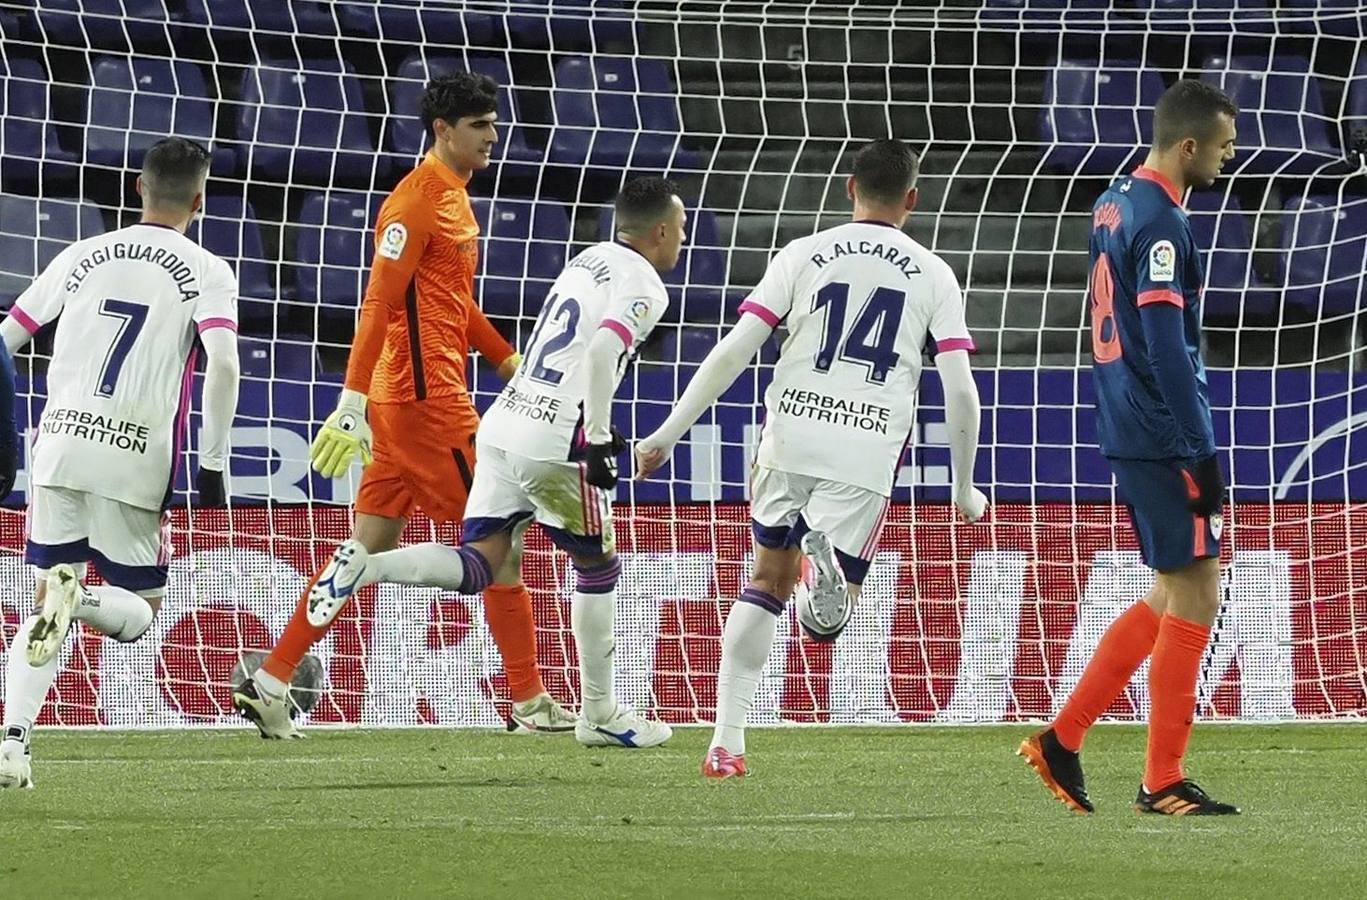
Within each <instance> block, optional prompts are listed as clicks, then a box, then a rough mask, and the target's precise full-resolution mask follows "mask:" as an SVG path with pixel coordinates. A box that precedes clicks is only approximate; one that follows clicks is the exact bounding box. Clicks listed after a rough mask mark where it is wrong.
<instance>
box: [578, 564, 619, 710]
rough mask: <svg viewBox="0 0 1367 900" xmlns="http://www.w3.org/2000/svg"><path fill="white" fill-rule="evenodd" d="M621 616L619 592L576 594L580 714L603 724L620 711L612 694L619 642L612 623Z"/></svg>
mask: <svg viewBox="0 0 1367 900" xmlns="http://www.w3.org/2000/svg"><path fill="white" fill-rule="evenodd" d="M616 616H617V592H616V591H615V590H613V591H608V592H607V593H605V594H585V593H581V592H580V591H575V592H574V605H573V606H572V607H571V608H570V627H571V628H573V629H574V643H575V644H576V645H577V647H578V648H579V690H580V693H582V694H583V697H584V704H583V707H582V709H581V710H580V715H582V716H583V717H584V718H586V719H588V720H589V722H590V723H593V724H596V725H601V724H603V723H604V722H607V721H608V720H609V719H611V718H612V717H613V715H614V714H615V713H616V712H617V698H616V697H614V696H613V694H612V665H613V657H614V656H615V655H616V653H617V639H616V637H615V636H614V635H613V633H612V623H613V620H614V619H615V618H616Z"/></svg>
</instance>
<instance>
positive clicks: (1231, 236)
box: [1187, 190, 1281, 320]
mask: <svg viewBox="0 0 1367 900" xmlns="http://www.w3.org/2000/svg"><path fill="white" fill-rule="evenodd" d="M1187 211H1188V213H1189V214H1190V220H1191V232H1192V236H1193V237H1195V239H1196V246H1197V247H1199V248H1200V249H1201V251H1202V263H1203V265H1204V266H1205V272H1206V284H1205V294H1204V298H1203V302H1204V303H1205V314H1206V316H1207V317H1208V318H1213V319H1220V320H1238V319H1241V318H1246V317H1254V318H1259V317H1265V316H1270V315H1273V314H1275V313H1276V311H1277V308H1278V306H1279V305H1280V303H1281V296H1280V293H1279V292H1278V291H1276V290H1275V289H1273V288H1272V287H1271V286H1270V285H1267V284H1265V283H1264V282H1263V280H1262V279H1261V278H1259V277H1258V273H1257V272H1256V271H1255V270H1254V268H1253V239H1252V229H1250V227H1249V221H1248V217H1247V216H1245V215H1244V212H1243V210H1242V209H1241V208H1240V206H1239V200H1238V198H1236V197H1229V198H1225V197H1224V195H1223V194H1222V193H1221V192H1220V191H1218V190H1214V191H1192V192H1191V194H1190V196H1189V197H1188V199H1187Z"/></svg>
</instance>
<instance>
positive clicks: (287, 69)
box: [237, 59, 389, 185]
mask: <svg viewBox="0 0 1367 900" xmlns="http://www.w3.org/2000/svg"><path fill="white" fill-rule="evenodd" d="M241 96H242V105H241V108H240V110H239V112H238V119H237V138H238V140H239V141H241V142H243V143H250V145H251V146H250V147H249V148H248V149H247V150H246V151H245V152H246V153H247V157H248V159H249V160H250V166H251V169H252V172H253V173H254V174H255V175H256V176H257V177H263V178H268V179H272V180H275V181H292V182H297V181H301V180H302V181H307V182H312V183H321V184H334V183H337V182H341V183H344V184H354V185H369V184H370V183H371V181H372V179H373V178H374V177H376V176H377V175H380V174H383V173H384V172H385V171H387V170H388V167H389V163H388V159H387V158H386V157H384V156H381V155H379V154H377V153H376V152H375V145H374V144H373V143H372V142H371V138H370V127H369V125H368V124H367V123H366V116H365V102H364V100H363V99H362V96H361V84H360V81H359V80H358V79H357V78H356V74H355V72H354V71H353V70H352V68H351V66H350V64H343V63H342V62H340V61H339V60H336V59H308V60H304V61H303V63H302V69H299V68H295V67H293V66H288V65H287V64H284V63H279V62H276V63H273V64H263V65H260V66H256V67H253V68H251V69H248V70H247V71H246V72H245V73H244V75H243V78H242V92H241Z"/></svg>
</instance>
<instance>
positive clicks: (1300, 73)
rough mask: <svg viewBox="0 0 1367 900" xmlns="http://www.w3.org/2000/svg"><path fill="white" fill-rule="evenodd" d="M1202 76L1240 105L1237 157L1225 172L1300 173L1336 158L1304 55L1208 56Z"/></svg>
mask: <svg viewBox="0 0 1367 900" xmlns="http://www.w3.org/2000/svg"><path fill="white" fill-rule="evenodd" d="M1201 79H1202V80H1203V81H1208V82H1210V83H1212V84H1217V85H1219V86H1220V87H1221V88H1222V89H1224V91H1225V93H1227V94H1229V96H1230V98H1231V99H1232V100H1233V101H1234V103H1235V104H1236V105H1237V106H1238V107H1239V119H1238V122H1237V128H1238V132H1239V137H1238V140H1237V141H1236V142H1235V148H1236V153H1237V156H1236V157H1235V159H1234V162H1233V164H1232V166H1227V167H1226V171H1231V170H1233V169H1237V170H1238V171H1241V172H1246V173H1250V174H1267V173H1271V172H1279V171H1280V172H1294V173H1304V172H1309V171H1313V170H1314V169H1315V168H1317V167H1319V166H1323V165H1325V164H1326V163H1331V162H1334V161H1336V160H1338V159H1339V158H1340V155H1339V152H1338V150H1337V149H1335V147H1334V144H1333V142H1332V141H1331V140H1330V138H1329V129H1328V120H1327V119H1326V118H1325V116H1324V104H1323V102H1322V101H1321V99H1320V88H1319V82H1317V81H1316V80H1315V78H1314V76H1312V75H1311V74H1310V66H1309V63H1307V62H1306V60H1305V59H1304V58H1302V57H1299V56H1274V57H1272V58H1271V60H1270V62H1269V60H1268V59H1267V58H1265V57H1260V56H1236V57H1233V58H1225V57H1219V56H1216V57H1211V58H1210V59H1207V60H1206V63H1205V67H1204V72H1203V73H1202V75H1201Z"/></svg>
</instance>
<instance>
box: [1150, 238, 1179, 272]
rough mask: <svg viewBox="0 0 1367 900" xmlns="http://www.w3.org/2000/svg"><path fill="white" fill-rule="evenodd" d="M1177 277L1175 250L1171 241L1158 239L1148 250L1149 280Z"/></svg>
mask: <svg viewBox="0 0 1367 900" xmlns="http://www.w3.org/2000/svg"><path fill="white" fill-rule="evenodd" d="M1176 277H1177V250H1176V249H1175V248H1174V247H1173V246H1172V241H1159V242H1158V243H1156V244H1154V245H1153V249H1152V250H1150V251H1149V281H1172V280H1173V279H1174V278H1176Z"/></svg>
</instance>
